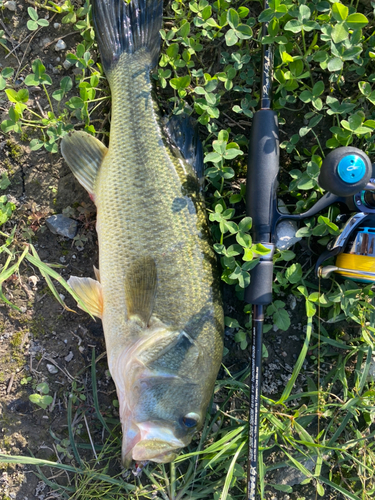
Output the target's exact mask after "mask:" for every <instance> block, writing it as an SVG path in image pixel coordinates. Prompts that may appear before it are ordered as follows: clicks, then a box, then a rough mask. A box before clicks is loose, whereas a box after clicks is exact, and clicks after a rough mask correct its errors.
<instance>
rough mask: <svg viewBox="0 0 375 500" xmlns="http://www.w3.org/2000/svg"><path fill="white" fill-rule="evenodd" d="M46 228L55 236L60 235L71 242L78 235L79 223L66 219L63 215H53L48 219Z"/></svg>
mask: <svg viewBox="0 0 375 500" xmlns="http://www.w3.org/2000/svg"><path fill="white" fill-rule="evenodd" d="M46 226H47V227H48V229H49V230H50V231H51V232H52V233H53V234H59V235H60V236H65V237H66V238H70V239H71V240H72V239H73V238H74V236H75V235H76V234H77V230H78V222H77V221H76V220H73V219H69V217H65V215H63V214H58V215H51V217H48V219H46Z"/></svg>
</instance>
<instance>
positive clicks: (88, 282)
mask: <svg viewBox="0 0 375 500" xmlns="http://www.w3.org/2000/svg"><path fill="white" fill-rule="evenodd" d="M68 285H69V286H70V287H71V288H73V290H74V291H75V292H76V294H77V295H78V297H79V298H80V299H81V300H82V302H83V303H84V304H85V306H86V307H87V309H88V310H89V312H90V313H91V314H92V315H93V316H96V317H98V318H101V317H102V315H103V296H102V285H101V284H100V283H99V281H96V280H93V279H92V278H79V277H78V276H71V277H70V278H69V280H68ZM78 307H79V304H78ZM81 309H82V308H81Z"/></svg>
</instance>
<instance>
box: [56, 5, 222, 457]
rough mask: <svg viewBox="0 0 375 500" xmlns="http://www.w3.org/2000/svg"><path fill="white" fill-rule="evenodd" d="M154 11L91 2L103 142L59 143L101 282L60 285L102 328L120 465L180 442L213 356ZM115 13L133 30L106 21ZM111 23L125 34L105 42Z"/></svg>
mask: <svg viewBox="0 0 375 500" xmlns="http://www.w3.org/2000/svg"><path fill="white" fill-rule="evenodd" d="M159 7H160V0H132V3H131V4H130V5H128V6H125V4H124V3H123V0H95V1H94V21H95V22H96V32H97V35H98V43H99V48H100V49H101V53H102V59H103V63H104V67H105V70H106V74H107V78H108V81H109V84H110V88H111V94H112V113H111V132H110V144H109V147H108V149H107V148H105V146H103V145H102V144H101V143H100V142H99V141H97V139H95V138H93V137H92V136H89V135H88V134H86V133H84V132H76V133H74V134H71V135H69V136H67V137H65V138H64V139H63V141H62V154H63V155H64V158H65V159H66V161H67V163H68V164H69V165H70V167H71V169H72V171H73V172H74V174H75V175H76V177H77V178H78V180H79V181H80V182H81V184H82V185H83V186H84V187H85V188H86V189H87V190H88V191H89V193H90V195H91V196H92V198H93V199H94V201H95V204H96V207H97V227H96V228H97V233H98V241H99V269H100V283H99V282H98V281H94V280H92V279H90V278H76V277H72V278H70V280H69V283H70V284H71V286H72V288H73V289H75V291H76V292H77V293H78V295H79V296H80V297H81V299H82V300H83V301H84V302H85V304H86V306H87V307H88V309H89V310H90V311H91V312H92V314H95V315H97V316H100V317H101V319H102V322H103V329H104V333H105V341H106V349H107V357H108V364H109V369H110V372H111V375H112V377H113V380H114V382H115V384H116V388H117V393H118V398H119V404H120V418H121V423H122V429H123V446H122V456H123V462H124V465H128V464H129V461H130V459H131V458H133V459H135V460H153V461H155V462H169V461H171V460H173V458H174V457H175V456H176V454H177V453H178V450H179V449H180V448H182V447H183V446H186V445H187V444H188V443H189V442H190V441H191V438H192V436H193V433H194V431H195V430H196V429H198V428H199V427H200V426H201V425H202V424H203V421H204V418H205V417H204V414H205V411H206V408H207V405H208V403H209V400H210V397H211V394H212V389H213V385H214V382H215V379H216V375H217V371H218V369H219V366H220V362H221V356H222V349H223V340H222V337H223V311H222V305H221V299H220V289H219V280H218V276H217V269H216V258H215V255H214V252H213V250H212V247H211V242H210V235H209V229H208V225H207V218H206V212H205V206H204V200H203V197H202V193H201V190H200V187H199V182H198V179H197V175H196V172H195V170H194V168H193V166H192V165H191V164H190V163H189V162H187V161H186V160H184V159H183V158H182V156H181V155H180V154H179V153H178V152H177V153H176V144H172V143H171V141H172V142H173V141H174V139H173V138H172V139H171V137H170V136H171V134H170V133H166V132H165V131H164V130H163V127H162V126H161V120H160V117H159V114H158V112H157V111H156V105H155V103H154V102H153V100H152V93H151V90H152V88H151V81H150V73H149V71H150V68H151V67H152V66H153V65H154V63H155V54H156V51H155V47H153V46H152V47H151V48H150V47H149V46H147V45H146V46H145V45H144V40H146V41H147V43H153V44H154V43H155V40H158V39H159V38H158V37H159V35H158V30H159V25H158V16H159V17H160V18H161V13H160V12H161V11H160V8H159ZM158 11H159V14H157V12H158ZM119 13H120V15H122V16H123V18H124V19H125V20H127V21H126V22H128V20H129V19H131V20H132V22H131V23H134V25H133V24H131V25H130V26H128V25H126V23H125V24H124V23H120V24H116V23H114V22H113V21H114V19H115V17H116V16H117V15H118V14H119ZM140 13H141V14H142V15H141V14H140ZM155 13H156V14H155ZM142 16H143V17H142ZM98 19H99V21H100V22H99V21H98ZM160 20H161V19H160ZM148 23H149V25H148ZM98 25H100V26H103V28H102V31H99V28H98ZM112 25H115V26H120V28H121V29H125V33H122V34H121V33H120V34H119V33H117V32H115V33H110V34H109V35H108V36H107V33H106V31H111V29H112ZM124 26H125V28H124ZM150 26H151V28H150ZM113 29H117V28H113ZM148 29H152V30H154V36H152V33H151V34H150V33H149V32H148V31H147V30H148ZM129 30H130V31H129ZM142 30H144V31H145V33H146V34H145V36H143V35H142V33H143V31H142ZM137 33H138V34H139V33H140V34H141V35H140V39H141V42H139V40H138V42H137V36H138V35H137ZM121 36H122V39H121ZM109 39H110V40H112V41H113V40H115V41H116V40H122V42H123V40H124V39H125V42H126V43H125V42H124V43H123V45H124V44H125V49H124V47H121V53H117V52H116V50H117V49H116V50H114V53H113V54H112V52H111V48H110V45H109V42H108V40H109ZM129 40H131V43H130V45H129V43H128V42H129ZM122 42H121V43H122ZM111 43H112V42H111ZM116 43H117V42H116ZM121 43H120V45H121ZM139 43H140V45H139ZM126 44H128V45H126ZM115 45H116V44H115ZM117 45H118V44H117ZM117 45H116V47H117ZM138 45H139V46H138ZM111 58H112V59H111ZM108 61H109V62H108ZM181 123H184V126H185V125H186V123H185V122H181ZM179 132H180V133H182V132H183V127H182V126H181V129H179ZM187 137H188V135H187ZM187 140H188V139H186V141H187ZM177 142H178V141H177ZM75 151H76V152H78V154H76V153H75ZM97 277H98V276H97ZM98 278H99V277H98Z"/></svg>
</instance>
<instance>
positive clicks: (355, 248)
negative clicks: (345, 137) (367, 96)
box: [316, 147, 375, 283]
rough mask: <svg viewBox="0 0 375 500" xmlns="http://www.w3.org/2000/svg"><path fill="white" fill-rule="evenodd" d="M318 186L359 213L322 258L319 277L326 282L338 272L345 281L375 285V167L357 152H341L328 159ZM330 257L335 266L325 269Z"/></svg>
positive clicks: (356, 150) (340, 150)
mask: <svg viewBox="0 0 375 500" xmlns="http://www.w3.org/2000/svg"><path fill="white" fill-rule="evenodd" d="M318 182H319V184H320V186H321V187H322V188H324V189H326V190H327V191H330V192H331V193H333V194H334V195H336V196H338V197H339V198H343V203H345V205H346V206H347V208H348V209H349V210H350V211H351V212H353V211H357V212H358V213H356V214H355V215H353V216H352V217H350V218H349V219H348V220H347V221H346V224H345V226H344V229H343V231H342V233H341V234H340V235H339V236H338V237H337V238H336V240H335V241H334V242H333V244H331V245H330V246H329V248H328V249H327V250H326V251H325V252H324V253H323V254H322V255H321V256H320V258H319V259H318V262H317V267H316V268H317V274H318V275H319V276H321V277H322V278H326V277H328V276H329V275H330V274H331V273H332V272H335V273H338V274H340V275H342V276H344V277H345V278H346V279H353V280H355V281H360V282H363V283H372V282H375V164H374V165H372V164H371V161H370V159H369V158H368V156H367V155H366V154H365V153H363V151H361V150H359V149H357V148H352V147H344V148H338V149H336V150H334V151H332V152H331V153H329V154H328V155H327V157H326V158H325V160H324V162H323V165H322V168H321V172H320V176H319V180H318ZM344 217H345V216H344ZM340 219H341V220H343V216H339V221H340ZM331 257H336V261H335V265H328V266H324V267H323V264H324V263H325V262H326V261H327V260H328V259H329V258H331Z"/></svg>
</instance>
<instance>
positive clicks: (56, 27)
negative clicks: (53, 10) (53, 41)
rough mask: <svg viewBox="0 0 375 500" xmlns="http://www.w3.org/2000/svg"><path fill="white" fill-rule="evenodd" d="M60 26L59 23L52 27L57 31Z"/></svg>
mask: <svg viewBox="0 0 375 500" xmlns="http://www.w3.org/2000/svg"><path fill="white" fill-rule="evenodd" d="M60 26H61V24H60V23H53V27H54V28H55V30H57V29H59V28H60Z"/></svg>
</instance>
